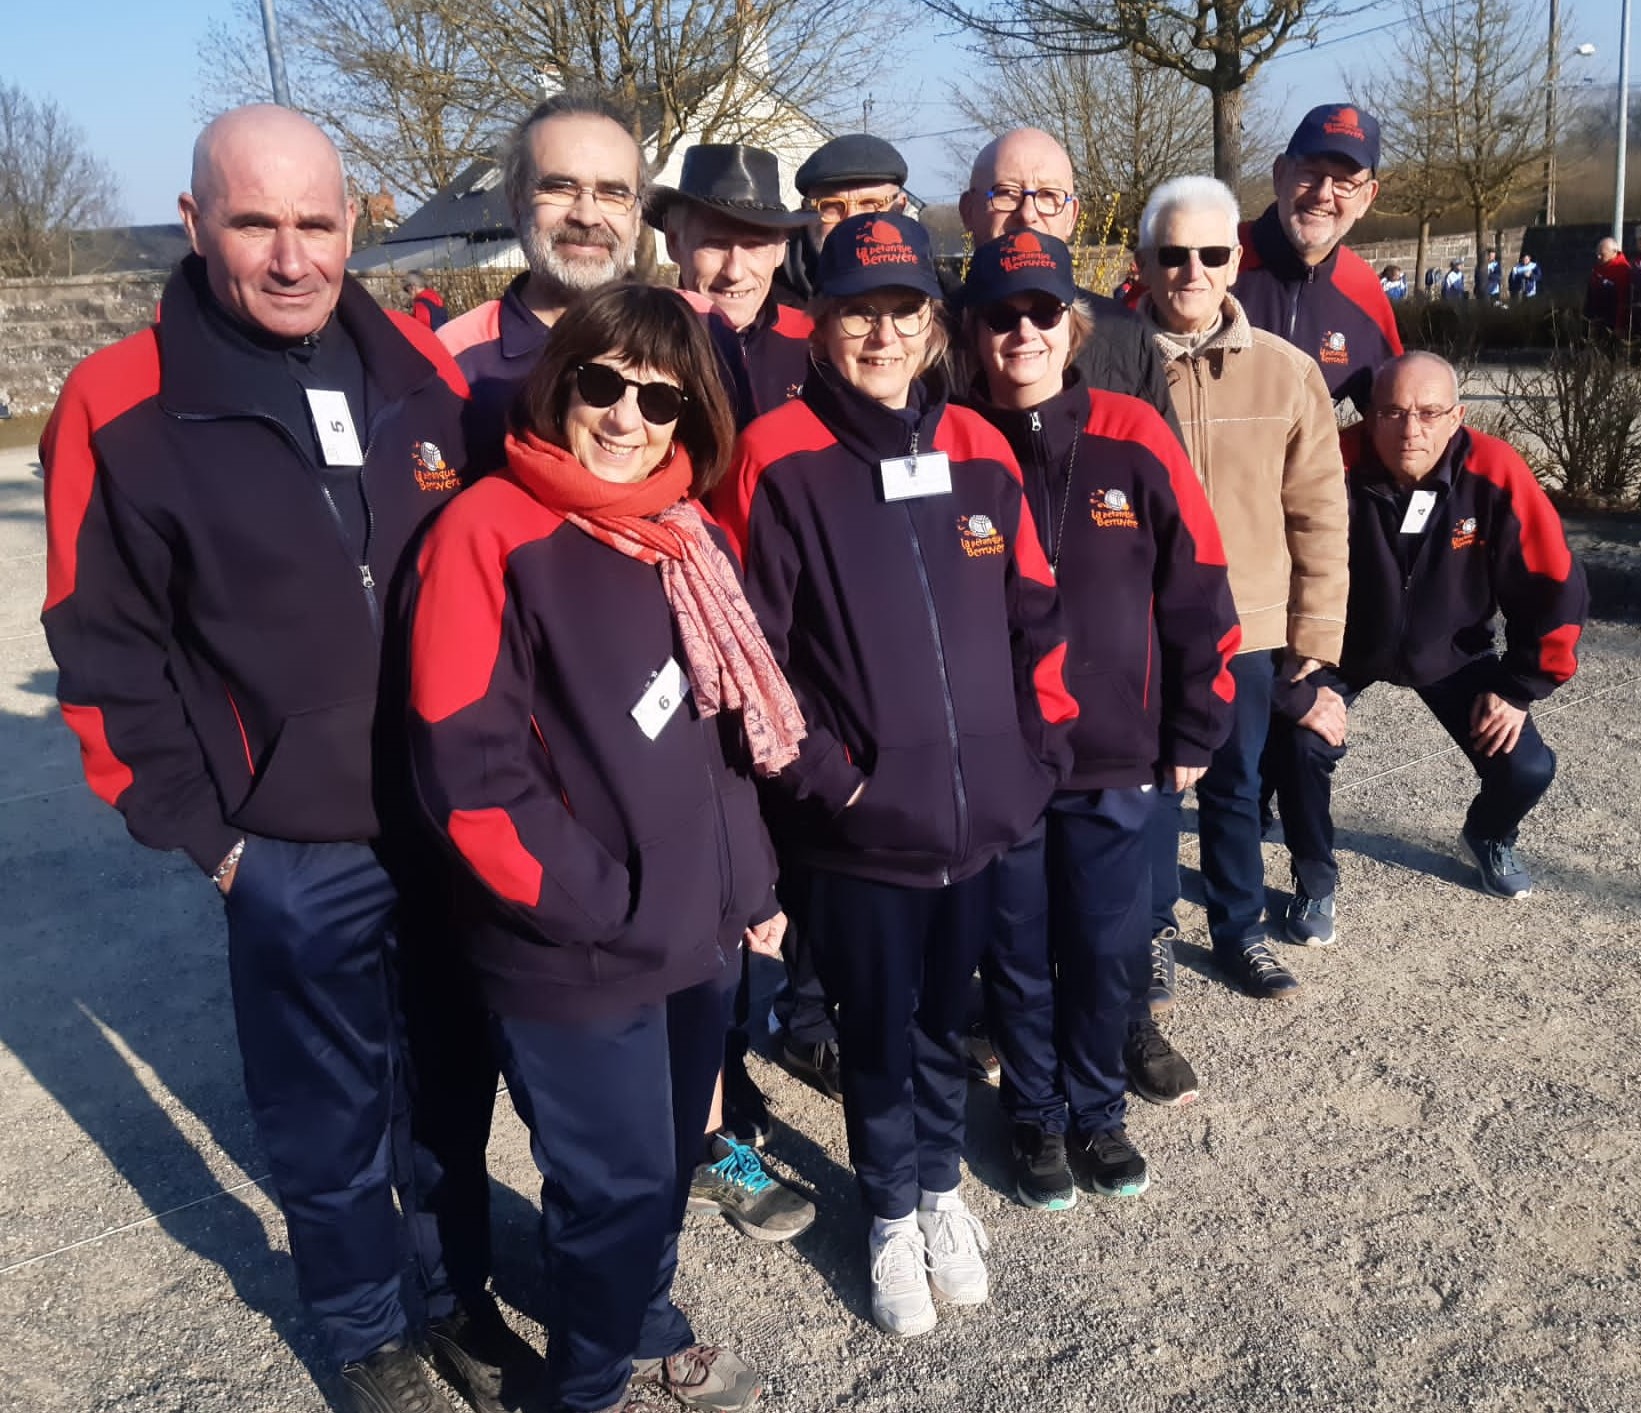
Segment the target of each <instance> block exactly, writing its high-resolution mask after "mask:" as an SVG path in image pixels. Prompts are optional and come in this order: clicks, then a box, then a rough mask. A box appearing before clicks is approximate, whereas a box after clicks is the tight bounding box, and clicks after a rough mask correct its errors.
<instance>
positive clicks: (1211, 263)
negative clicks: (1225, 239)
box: [1157, 245, 1231, 270]
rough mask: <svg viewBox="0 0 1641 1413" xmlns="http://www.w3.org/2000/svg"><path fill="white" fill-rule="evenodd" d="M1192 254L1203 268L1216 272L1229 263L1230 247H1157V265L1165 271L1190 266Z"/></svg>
mask: <svg viewBox="0 0 1641 1413" xmlns="http://www.w3.org/2000/svg"><path fill="white" fill-rule="evenodd" d="M1193 252H1195V254H1196V257H1197V259H1198V260H1200V261H1202V263H1203V266H1204V268H1206V269H1209V270H1217V269H1219V267H1220V266H1221V265H1228V264H1230V263H1231V247H1230V246H1228V245H1159V246H1158V247H1157V264H1159V265H1161V266H1162V268H1163V269H1165V270H1177V269H1179V268H1180V267H1181V266H1182V265H1188V264H1190V262H1191V255H1192V253H1193Z"/></svg>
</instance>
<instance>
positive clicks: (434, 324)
mask: <svg viewBox="0 0 1641 1413" xmlns="http://www.w3.org/2000/svg"><path fill="white" fill-rule="evenodd" d="M410 317H411V318H412V319H414V320H415V321H416V322H417V323H418V324H423V325H426V327H428V328H430V329H432V330H433V331H434V332H435V333H437V332H438V331H439V330H440V329H442V328H443V327H444V326H445V324H446V323H448V322H449V319H450V315H449V314H448V313H447V312H446V311H445V307H444V296H443V295H442V294H440V293H439V292H438V290H436V289H419V290H417V291H416V293H415V295H414V296H413V297H412V299H411V301H410Z"/></svg>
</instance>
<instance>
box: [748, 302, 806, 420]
mask: <svg viewBox="0 0 1641 1413" xmlns="http://www.w3.org/2000/svg"><path fill="white" fill-rule="evenodd" d="M814 327H815V324H814V321H813V320H812V319H811V318H810V317H809V316H808V315H807V314H805V313H804V312H803V310H801V309H794V308H792V306H791V305H789V304H781V303H779V302H777V301H776V300H775V299H774V298H773V297H771V298H770V299H769V300H767V301H766V302H765V304H764V307H763V309H762V310H761V311H760V312H759V314H758V317H757V318H756V319H754V320H753V321H752V323H751V324H750V325H749V326H748V327H747V328H745V329H743V330H742V331H741V333H740V334H739V335H738V336H737V338H738V340H739V342H740V345H741V354H742V357H743V359H744V360H745V364H746V388H747V392H748V394H749V396H750V398H751V401H750V403H749V405H748V407H747V408H745V409H743V415H742V416H741V417H739V418H737V420H736V425H737V426H740V427H745V426H748V425H749V424H750V423H751V422H752V421H753V419H754V418H758V417H762V416H763V414H764V413H766V412H773V411H774V410H775V409H776V408H777V407H780V406H782V405H783V404H785V403H787V402H790V401H791V400H792V399H793V398H795V397H796V396H797V395H798V394H799V393H800V392H802V391H803V384H804V379H805V378H807V377H808V376H809V335H810V332H811V331H812V330H813V329H814ZM746 414H750V415H746Z"/></svg>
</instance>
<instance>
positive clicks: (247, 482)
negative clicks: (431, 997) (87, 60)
mask: <svg viewBox="0 0 1641 1413" xmlns="http://www.w3.org/2000/svg"><path fill="white" fill-rule="evenodd" d="M193 276H197V279H196V278H194V277H193ZM203 285H204V279H203V273H202V270H201V267H199V262H198V260H197V257H189V259H188V260H186V261H184V262H183V267H182V268H179V270H178V272H177V273H176V274H175V275H173V276H172V278H171V280H170V282H169V283H168V284H167V285H166V288H165V297H164V300H163V306H162V307H163V309H164V317H163V318H162V320H161V321H160V322H159V323H158V324H157V325H155V326H153V327H150V328H148V329H145V330H143V331H142V332H141V333H137V334H133V335H131V337H129V338H127V339H124V340H122V341H121V342H119V343H117V344H114V345H113V346H112V347H109V348H105V349H103V350H102V351H101V352H99V353H95V354H93V355H92V356H91V357H90V358H88V359H86V360H85V361H84V362H83V363H81V364H80V365H79V367H77V368H76V369H75V370H74V371H73V373H71V374H70V375H69V378H68V381H67V383H66V384H65V385H64V387H63V392H62V396H61V397H60V398H59V399H58V401H57V407H56V410H55V411H54V412H53V413H52V416H51V420H50V422H49V423H48V424H47V426H46V430H45V435H44V437H43V438H42V439H41V443H40V451H41V460H42V461H43V463H44V465H45V473H46V487H45V494H46V533H47V557H46V600H45V608H44V611H43V612H42V614H41V620H42V622H43V623H44V625H45V630H46V637H47V640H48V641H49V642H50V644H51V651H52V655H53V656H54V657H55V658H56V659H57V665H58V668H59V676H58V688H57V691H58V697H59V700H60V701H61V703H62V710H63V717H64V719H65V720H66V721H67V722H68V724H69V725H70V726H71V727H72V728H73V729H74V732H75V734H76V735H77V736H79V738H80V753H81V757H82V759H83V761H84V764H85V770H86V777H87V779H88V781H89V782H90V784H91V788H92V789H93V790H94V791H95V792H96V793H97V794H98V795H99V796H100V797H101V798H102V799H104V800H106V801H107V802H108V803H109V804H111V805H114V806H115V807H116V808H118V809H119V810H120V812H121V813H122V814H124V816H125V821H126V825H127V827H128V828H129V829H130V831H131V833H132V835H133V836H134V837H135V838H136V839H137V840H139V841H140V842H141V843H144V844H147V845H149V846H151V847H153V848H157V849H181V850H183V851H185V852H186V853H187V854H188V855H189V857H191V858H192V859H193V860H194V862H195V863H197V864H198V865H199V866H200V867H201V868H202V869H205V870H207V871H210V870H212V869H214V868H215V867H216V866H217V864H218V863H219V862H220V861H221V859H222V858H223V856H224V855H225V854H227V852H228V850H229V849H230V848H231V847H232V846H233V844H234V842H235V840H237V839H238V838H239V837H240V836H241V835H243V834H246V833H253V834H263V835H269V836H272V837H275V838H281V839H296V840H306V841H318V842H323V841H331V840H342V839H367V838H371V837H373V836H375V835H376V833H377V832H378V824H377V813H376V806H375V800H374V797H373V790H372V726H373V718H374V716H375V713H376V702H377V696H378V672H379V664H380V662H381V613H382V606H383V605H384V604H385V603H386V602H387V599H388V589H389V587H390V585H391V581H392V580H393V578H394V575H395V573H396V571H397V569H398V566H399V563H400V561H401V559H403V558H404V556H405V549H406V546H407V545H409V544H410V542H411V541H412V540H413V539H414V538H415V536H416V535H417V533H418V531H419V530H420V528H421V526H422V525H423V523H424V522H425V521H426V520H427V518H428V516H430V515H431V514H432V513H433V512H434V511H435V510H437V509H438V508H439V507H440V506H441V505H442V504H443V503H444V501H445V500H446V499H448V498H449V496H450V495H451V493H452V492H453V491H455V490H456V489H457V488H458V486H459V484H460V482H459V478H458V474H457V470H456V468H459V467H460V466H461V464H462V460H461V457H462V440H461V409H462V405H463V401H464V399H465V395H466V391H467V389H466V385H465V384H464V383H463V381H462V378H461V374H460V373H459V372H458V371H457V370H456V368H455V365H454V364H452V363H451V361H450V359H449V357H448V356H447V355H446V354H445V352H444V350H443V349H442V348H441V347H440V345H439V343H438V340H437V339H435V338H434V336H433V335H432V334H431V333H430V332H429V331H428V330H427V329H426V328H424V327H423V326H422V325H421V324H418V323H417V322H416V321H415V320H414V319H412V318H410V317H409V316H408V315H404V314H398V313H393V312H385V311H383V310H382V309H380V308H379V307H378V306H377V304H376V302H375V301H374V300H373V299H372V298H371V297H370V295H369V294H367V293H366V292H365V290H364V289H363V288H362V287H360V286H359V285H358V284H356V283H355V282H354V281H352V280H351V279H350V280H348V281H347V282H346V283H345V284H344V285H343V288H342V295H341V300H340V302H339V304H338V305H337V312H336V316H335V317H336V318H338V319H340V320H341V321H342V323H343V325H344V326H345V327H346V329H347V330H348V332H349V333H350V334H351V336H352V338H353V340H354V342H355V344H356V345H357V346H358V349H359V352H360V355H361V357H362V359H363V362H364V366H365V368H366V370H367V371H368V375H369V380H370V384H371V391H370V392H369V393H368V395H367V407H368V411H369V416H368V419H367V420H368V427H361V428H360V429H359V431H360V434H361V435H360V440H361V441H362V442H363V443H364V444H365V466H364V472H363V476H362V485H363V489H364V493H365V496H366V499H367V501H368V504H369V513H370V540H369V555H370V561H369V564H368V565H366V566H360V565H359V564H357V563H356V562H355V560H354V557H353V555H352V554H351V553H350V552H349V549H348V545H347V542H346V536H345V533H344V532H343V529H342V524H341V520H340V518H339V516H338V515H337V513H336V511H335V510H334V509H333V508H332V506H331V503H330V502H329V501H328V500H327V497H326V494H325V487H324V485H323V483H322V481H321V478H320V475H319V472H318V468H317V467H315V466H314V464H313V463H312V461H311V460H309V458H308V456H307V455H306V454H305V453H303V452H301V451H299V450H298V442H297V440H296V439H295V438H294V437H293V436H292V435H291V434H290V433H288V432H286V431H285V430H284V428H283V427H282V425H281V424H280V423H279V421H278V420H277V418H276V417H274V416H273V415H272V414H271V413H269V412H267V411H266V410H265V408H264V406H263V402H262V397H263V393H262V392H261V390H260V389H259V386H258V385H257V383H256V381H255V379H254V378H247V377H245V376H244V373H245V369H244V368H242V367H239V366H237V365H234V364H233V363H232V362H231V361H229V362H225V361H224V360H223V359H221V358H219V357H216V356H215V355H214V353H213V352H212V349H213V348H214V347H215V345H213V344H210V343H208V342H207V341H206V340H205V339H204V337H203V335H202V325H201V321H202V319H203V318H205V317H206V315H205V312H204V311H203V310H202V308H201V306H200V303H199V300H200V298H201V297H203V296H202V294H201V291H202V289H203Z"/></svg>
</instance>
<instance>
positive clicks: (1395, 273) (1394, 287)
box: [1379, 265, 1407, 303]
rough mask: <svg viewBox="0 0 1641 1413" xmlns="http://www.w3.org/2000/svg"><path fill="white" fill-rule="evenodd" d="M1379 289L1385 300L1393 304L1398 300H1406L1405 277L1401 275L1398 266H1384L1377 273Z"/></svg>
mask: <svg viewBox="0 0 1641 1413" xmlns="http://www.w3.org/2000/svg"><path fill="white" fill-rule="evenodd" d="M1379 288H1380V289H1382V290H1383V291H1384V292H1385V298H1386V299H1388V300H1390V301H1391V302H1392V303H1394V302H1395V301H1396V300H1399V299H1406V298H1407V276H1406V275H1404V274H1403V273H1402V267H1401V266H1400V265H1386V266H1385V268H1384V269H1382V270H1381V271H1379Z"/></svg>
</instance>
